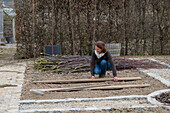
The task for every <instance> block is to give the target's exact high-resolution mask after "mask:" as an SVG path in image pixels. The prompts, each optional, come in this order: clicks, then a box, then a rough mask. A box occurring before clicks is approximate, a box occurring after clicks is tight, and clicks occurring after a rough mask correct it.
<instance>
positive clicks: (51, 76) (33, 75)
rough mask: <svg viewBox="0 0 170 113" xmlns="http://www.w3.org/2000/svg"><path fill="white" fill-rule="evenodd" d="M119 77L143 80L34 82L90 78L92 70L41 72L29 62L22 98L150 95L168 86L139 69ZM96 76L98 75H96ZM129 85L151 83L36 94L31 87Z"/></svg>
mask: <svg viewBox="0 0 170 113" xmlns="http://www.w3.org/2000/svg"><path fill="white" fill-rule="evenodd" d="M117 73H118V77H141V78H142V80H137V81H128V82H125V81H123V82H114V81H107V82H99V83H77V84H34V83H33V81H34V80H71V79H87V78H88V79H90V78H91V76H90V72H83V73H68V74H56V73H50V72H39V71H35V70H33V63H28V67H27V70H26V74H25V80H24V84H23V88H22V95H21V99H22V100H29V99H37V100H43V99H64V98H94V97H108V96H121V95H148V94H150V93H152V92H154V91H156V90H161V89H167V88H168V87H167V86H165V85H163V84H162V83H161V82H159V81H158V80H155V79H153V78H151V77H148V76H145V75H143V74H141V73H139V72H138V71H137V70H124V71H118V72H117ZM112 77H113V76H112V72H111V71H109V72H107V75H106V78H112ZM96 78H98V76H97V75H96ZM101 84H110V85H127V84H150V85H151V86H150V87H146V88H129V89H121V90H83V91H74V92H47V93H45V94H44V95H36V94H33V93H31V92H30V89H48V88H65V87H78V86H88V85H101Z"/></svg>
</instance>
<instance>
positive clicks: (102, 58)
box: [90, 41, 118, 81]
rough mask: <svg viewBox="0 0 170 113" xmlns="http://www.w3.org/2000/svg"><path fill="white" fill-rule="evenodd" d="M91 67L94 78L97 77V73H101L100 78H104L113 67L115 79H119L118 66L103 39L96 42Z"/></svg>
mask: <svg viewBox="0 0 170 113" xmlns="http://www.w3.org/2000/svg"><path fill="white" fill-rule="evenodd" d="M90 68H91V78H92V79H95V74H99V78H104V77H105V75H106V71H107V70H109V69H111V70H112V73H113V76H114V81H118V77H117V73H116V68H115V66H114V63H113V60H112V57H111V54H110V53H109V51H107V48H106V46H105V44H104V42H102V41H98V42H96V44H95V51H93V53H92V59H91V65H90Z"/></svg>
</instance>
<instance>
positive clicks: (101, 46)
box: [95, 41, 107, 53]
mask: <svg viewBox="0 0 170 113" xmlns="http://www.w3.org/2000/svg"><path fill="white" fill-rule="evenodd" d="M95 46H97V47H98V48H100V49H102V53H106V52H107V48H106V46H105V43H104V42H102V41H97V42H96V44H95Z"/></svg>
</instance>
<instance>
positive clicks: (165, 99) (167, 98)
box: [155, 92, 170, 105]
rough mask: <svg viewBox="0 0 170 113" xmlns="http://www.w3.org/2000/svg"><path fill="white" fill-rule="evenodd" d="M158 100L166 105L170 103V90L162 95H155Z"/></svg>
mask: <svg viewBox="0 0 170 113" xmlns="http://www.w3.org/2000/svg"><path fill="white" fill-rule="evenodd" d="M155 98H156V100H157V101H159V102H161V103H164V104H166V105H170V92H168V93H162V94H160V95H157V96H155Z"/></svg>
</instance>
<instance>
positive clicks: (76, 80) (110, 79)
mask: <svg viewBox="0 0 170 113" xmlns="http://www.w3.org/2000/svg"><path fill="white" fill-rule="evenodd" d="M113 80H114V78H102V79H75V80H47V81H33V83H55V84H61V83H86V82H104V81H113ZM118 80H119V81H131V80H141V77H127V78H118Z"/></svg>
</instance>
